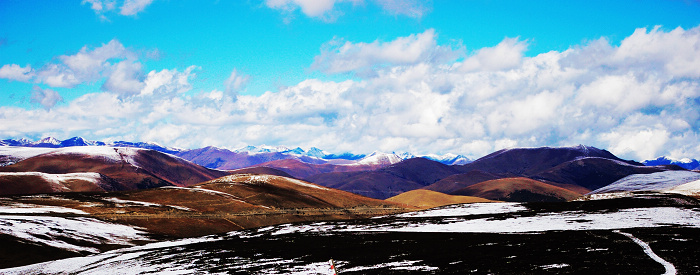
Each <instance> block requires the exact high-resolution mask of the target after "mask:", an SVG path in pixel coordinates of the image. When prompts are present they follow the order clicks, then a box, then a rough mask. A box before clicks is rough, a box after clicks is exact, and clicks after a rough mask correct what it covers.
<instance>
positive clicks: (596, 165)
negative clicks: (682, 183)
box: [532, 157, 668, 190]
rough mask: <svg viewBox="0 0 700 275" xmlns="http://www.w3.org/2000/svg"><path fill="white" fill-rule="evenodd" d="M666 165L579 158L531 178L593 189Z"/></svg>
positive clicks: (656, 170) (661, 169) (659, 168)
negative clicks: (652, 165) (643, 164)
mask: <svg viewBox="0 0 700 275" xmlns="http://www.w3.org/2000/svg"><path fill="white" fill-rule="evenodd" d="M665 170H668V168H667V167H651V166H639V165H632V164H629V163H627V162H621V161H616V160H613V159H606V158H592V157H588V158H581V159H576V160H573V161H567V162H564V163H562V164H559V165H557V166H555V167H553V168H551V169H548V170H545V171H542V172H540V173H538V174H536V175H533V176H532V178H533V179H536V180H540V181H544V182H550V183H560V184H571V185H578V186H581V187H584V188H586V189H588V190H595V189H598V188H601V187H603V186H606V185H609V184H611V183H613V182H615V181H617V180H619V179H621V178H624V177H626V176H629V175H633V174H649V173H655V172H661V171H665Z"/></svg>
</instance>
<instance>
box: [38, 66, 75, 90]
mask: <svg viewBox="0 0 700 275" xmlns="http://www.w3.org/2000/svg"><path fill="white" fill-rule="evenodd" d="M36 76H37V82H43V83H45V84H48V85H49V86H51V87H62V88H73V87H75V86H76V85H78V84H80V83H82V82H83V81H82V80H80V79H78V77H77V76H76V75H75V73H74V72H73V71H71V70H70V69H68V68H66V67H65V66H62V65H58V64H48V65H46V66H44V67H43V68H41V70H39V71H38V72H37V74H36Z"/></svg>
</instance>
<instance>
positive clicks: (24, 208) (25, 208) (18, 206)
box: [0, 201, 89, 215]
mask: <svg viewBox="0 0 700 275" xmlns="http://www.w3.org/2000/svg"><path fill="white" fill-rule="evenodd" d="M0 203H2V204H4V205H0V214H45V213H61V214H78V215H88V214H89V213H87V212H85V211H82V210H78V209H73V208H67V207H60V206H47V205H38V204H26V203H16V202H12V203H10V204H5V203H7V202H5V201H0Z"/></svg>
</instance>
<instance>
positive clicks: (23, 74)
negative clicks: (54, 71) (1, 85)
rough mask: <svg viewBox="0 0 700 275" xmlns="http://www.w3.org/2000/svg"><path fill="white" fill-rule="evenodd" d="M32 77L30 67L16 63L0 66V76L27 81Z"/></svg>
mask: <svg viewBox="0 0 700 275" xmlns="http://www.w3.org/2000/svg"><path fill="white" fill-rule="evenodd" d="M33 77H34V71H33V70H32V67H31V66H29V65H27V66H25V67H20V66H19V65H17V64H6V65H3V66H2V67H0V78H5V79H9V80H16V81H23V82H27V81H29V80H30V79H32V78H33Z"/></svg>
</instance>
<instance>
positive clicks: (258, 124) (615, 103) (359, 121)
mask: <svg viewBox="0 0 700 275" xmlns="http://www.w3.org/2000/svg"><path fill="white" fill-rule="evenodd" d="M436 35H437V34H436V33H435V31H434V30H427V31H425V32H423V33H418V34H414V35H410V36H407V37H399V38H396V39H395V40H392V41H386V42H380V41H373V42H348V41H342V42H341V43H337V41H336V40H334V41H329V42H328V43H327V44H326V45H323V46H322V47H321V50H320V53H319V55H318V56H317V57H316V58H315V60H314V61H313V65H312V67H313V68H315V69H317V70H320V71H322V72H326V73H328V74H335V73H356V74H357V75H359V76H360V77H359V78H357V79H356V80H347V81H342V82H335V81H323V80H318V79H307V80H305V81H302V82H300V83H298V84H296V85H294V86H291V87H287V88H284V89H281V90H280V91H275V92H266V93H264V94H262V95H260V96H250V95H237V93H236V91H237V90H238V89H240V88H241V87H244V85H245V84H246V83H247V81H249V79H248V76H247V75H246V74H245V73H244V72H240V71H238V70H233V71H232V73H231V76H230V77H229V78H228V80H227V81H226V82H225V83H221V84H220V87H221V90H213V91H209V92H206V91H202V92H193V91H192V90H193V87H192V85H191V84H190V81H191V79H193V78H194V77H195V76H196V71H197V70H198V67H196V66H191V67H188V68H186V69H184V70H178V69H161V70H160V71H157V70H151V71H150V72H148V73H145V72H144V71H143V68H142V67H143V66H142V65H140V64H141V63H140V62H139V60H138V58H137V57H134V56H131V55H132V53H131V51H129V50H128V49H127V48H125V47H124V46H123V45H121V44H120V43H118V41H112V42H109V43H107V44H105V45H102V46H101V47H98V48H94V49H91V48H90V47H85V48H83V49H81V50H80V51H79V52H78V53H77V54H75V55H71V56H65V57H59V58H58V60H60V61H61V62H60V63H57V64H49V65H47V66H44V67H43V68H40V69H36V70H35V69H32V68H31V67H29V66H25V67H22V66H19V65H15V64H8V65H4V66H2V68H1V69H0V77H3V78H6V79H11V80H16V81H38V82H41V83H44V84H47V85H51V86H53V85H56V86H55V87H64V86H67V87H70V86H71V85H73V86H75V85H80V83H85V82H88V81H102V80H104V84H103V91H101V92H95V93H92V94H87V95H84V96H82V97H80V98H78V99H76V100H73V101H71V102H66V103H65V104H56V103H55V102H52V101H46V103H40V104H41V105H42V106H43V107H44V108H42V109H36V110H26V109H21V108H16V107H0V134H2V135H3V136H6V137H24V136H46V135H53V136H56V137H59V138H67V137H70V136H75V135H82V136H86V137H89V138H92V139H104V140H119V139H123V140H141V141H155V142H159V143H161V144H168V145H173V146H180V147H185V148H188V147H189V148H192V147H200V146H206V145H215V146H225V147H230V148H233V147H240V146H244V145H248V144H254V145H257V144H270V145H287V146H301V147H306V148H308V147H311V146H316V147H319V148H323V149H324V150H326V151H329V152H343V151H351V152H357V153H367V152H371V151H374V150H382V151H398V152H400V151H409V152H413V153H416V154H426V153H447V152H452V153H458V154H465V155H469V156H472V157H480V156H483V155H485V154H487V153H490V152H492V151H494V150H497V149H501V148H505V147H513V146H565V145H575V144H586V145H593V146H597V147H601V148H606V149H609V150H611V151H612V152H613V153H615V154H618V155H620V156H622V157H625V158H631V159H637V160H643V159H650V158H655V157H657V156H659V155H667V156H671V157H676V158H681V157H694V158H698V157H699V156H700V144H699V143H698V140H700V136H699V134H700V133H699V132H700V48H699V47H697V46H696V45H699V44H700V27H695V28H692V29H688V30H684V29H682V28H676V29H673V30H663V29H662V28H660V27H655V28H652V29H644V28H641V29H637V30H635V31H634V32H633V33H632V34H631V35H630V36H629V37H626V38H625V39H623V40H622V41H621V43H620V44H619V45H612V44H610V43H609V42H608V41H607V40H606V39H605V38H601V39H598V40H595V41H590V42H588V43H586V44H583V45H575V46H572V47H570V48H569V49H568V50H566V51H562V52H558V51H551V52H548V53H543V54H539V55H537V56H533V57H526V56H525V55H524V51H525V50H526V49H527V46H528V43H527V41H525V40H521V39H519V38H505V39H504V40H503V41H501V42H500V43H499V44H497V45H494V46H492V47H487V48H483V49H478V50H475V51H473V52H472V54H470V55H465V54H464V51H463V50H461V49H455V48H454V47H451V46H445V45H439V44H438V43H437V42H436ZM329 45H330V46H329ZM679 49H682V50H679ZM460 55H461V57H462V58H459V59H456V58H455V56H460ZM360 72H362V73H361V74H360ZM188 91H191V92H189V93H188ZM37 94H39V95H38V96H37V99H36V101H37V102H43V101H41V100H40V99H41V98H42V95H41V94H40V93H37ZM43 98H55V97H51V93H50V92H49V93H44V95H43Z"/></svg>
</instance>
